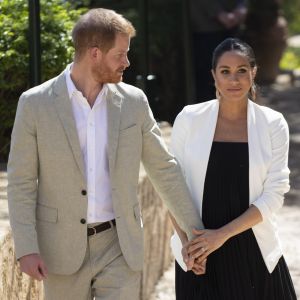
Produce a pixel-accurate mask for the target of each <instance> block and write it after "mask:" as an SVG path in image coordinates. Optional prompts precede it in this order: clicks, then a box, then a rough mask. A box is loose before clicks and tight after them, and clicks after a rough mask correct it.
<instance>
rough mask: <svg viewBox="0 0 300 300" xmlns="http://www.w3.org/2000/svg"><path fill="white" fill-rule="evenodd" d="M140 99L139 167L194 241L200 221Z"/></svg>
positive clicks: (169, 155)
mask: <svg viewBox="0 0 300 300" xmlns="http://www.w3.org/2000/svg"><path fill="white" fill-rule="evenodd" d="M142 98H143V99H142V103H143V106H144V108H143V110H144V113H143V114H144V117H143V123H142V124H143V125H142V134H143V150H142V162H143V165H144V167H145V170H146V172H147V174H148V176H149V178H150V180H151V182H152V183H153V185H154V187H155V189H156V190H157V191H158V193H159V195H160V196H161V198H162V199H163V201H164V203H165V205H166V206H167V207H168V209H169V211H170V212H171V213H172V215H173V216H174V217H175V219H176V221H177V223H178V224H179V226H180V227H181V228H182V229H183V230H184V231H185V232H186V233H187V235H188V237H189V239H190V238H192V237H194V235H193V233H192V229H193V228H203V224H202V221H201V218H200V216H199V214H198V212H197V210H196V208H195V206H194V204H193V201H192V199H191V196H190V193H189V190H188V188H187V185H186V183H185V180H184V177H183V175H182V173H181V170H180V167H179V164H178V163H177V161H176V160H175V158H174V156H172V155H171V154H170V153H169V152H168V150H167V147H166V145H165V143H164V141H163V139H162V138H161V133H160V130H159V128H158V126H157V124H156V121H155V119H154V118H153V115H152V112H151V109H150V107H149V104H148V101H147V99H146V96H145V95H143V96H142Z"/></svg>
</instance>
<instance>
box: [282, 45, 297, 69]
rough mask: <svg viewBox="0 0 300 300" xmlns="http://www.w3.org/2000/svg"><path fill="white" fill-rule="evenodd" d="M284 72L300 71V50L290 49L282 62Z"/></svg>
mask: <svg viewBox="0 0 300 300" xmlns="http://www.w3.org/2000/svg"><path fill="white" fill-rule="evenodd" d="M280 68H281V69H283V70H296V69H298V70H300V48H294V47H288V48H287V49H286V50H285V52H284V54H283V56H282V58H281V61H280Z"/></svg>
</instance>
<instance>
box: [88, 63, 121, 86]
mask: <svg viewBox="0 0 300 300" xmlns="http://www.w3.org/2000/svg"><path fill="white" fill-rule="evenodd" d="M123 71H124V69H123V68H120V69H118V70H116V71H112V70H110V69H109V68H108V67H106V66H105V65H104V66H103V65H102V66H101V67H100V66H95V67H94V68H93V69H92V72H93V75H94V78H95V79H96V80H97V81H98V82H99V83H118V82H121V81H122V80H123V76H122V75H121V74H120V73H119V72H123Z"/></svg>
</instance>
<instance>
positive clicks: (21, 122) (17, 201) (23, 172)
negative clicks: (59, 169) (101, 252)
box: [7, 95, 39, 258]
mask: <svg viewBox="0 0 300 300" xmlns="http://www.w3.org/2000/svg"><path fill="white" fill-rule="evenodd" d="M32 109H33V106H32V105H31V103H30V99H28V98H27V97H26V96H24V95H22V96H21V98H20V100H19V103H18V108H17V113H16V118H15V123H14V127H13V131H12V138H11V148H10V154H9V160H8V166H7V171H8V172H7V173H8V188H7V190H8V207H9V217H10V224H11V227H12V232H13V237H14V242H15V250H16V256H17V258H20V257H22V256H24V255H27V254H31V253H39V248H38V242H37V233H36V229H35V222H36V217H35V210H36V199H37V176H38V150H37V140H36V134H37V133H36V126H35V114H34V113H33V111H32Z"/></svg>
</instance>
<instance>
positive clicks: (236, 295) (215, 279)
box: [175, 142, 297, 300]
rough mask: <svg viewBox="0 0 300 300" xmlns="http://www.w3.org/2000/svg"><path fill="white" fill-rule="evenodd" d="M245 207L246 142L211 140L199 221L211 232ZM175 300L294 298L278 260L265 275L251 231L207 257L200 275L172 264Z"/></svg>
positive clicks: (287, 272) (243, 210)
mask: <svg viewBox="0 0 300 300" xmlns="http://www.w3.org/2000/svg"><path fill="white" fill-rule="evenodd" d="M248 208H249V158H248V144H247V143H231V142H213V145H212V149H211V153H210V158H209V163H208V167H207V173H206V178H205V186H204V195H203V206H202V212H203V213H202V218H203V223H204V226H205V227H206V228H209V229H216V228H219V227H221V226H223V225H225V224H227V223H228V222H230V221H232V220H233V219H235V218H236V217H238V216H240V215H241V214H242V213H243V212H245V211H246V210H247V209H248ZM175 277H176V279H175V285H176V299H177V300H296V299H297V298H296V294H295V289H294V286H293V283H292V280H291V277H290V274H289V270H288V268H287V265H286V263H285V260H284V258H283V257H281V258H280V260H279V262H278V264H277V266H276V267H275V269H274V271H273V272H272V273H271V274H270V273H269V272H268V270H267V268H266V265H265V263H264V261H263V257H262V255H261V252H260V249H259V247H258V244H257V242H256V239H255V236H254V234H253V231H252V229H249V230H247V231H245V232H243V233H241V234H239V235H236V236H235V237H233V238H231V239H229V240H228V241H227V242H226V243H225V244H224V245H223V246H222V247H220V248H219V249H217V250H216V251H215V252H213V253H211V254H210V255H209V257H208V260H207V265H206V274H205V275H201V276H196V275H194V273H193V272H192V271H189V272H184V271H183V270H182V269H181V268H180V266H179V265H178V264H177V263H176V276H175Z"/></svg>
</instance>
